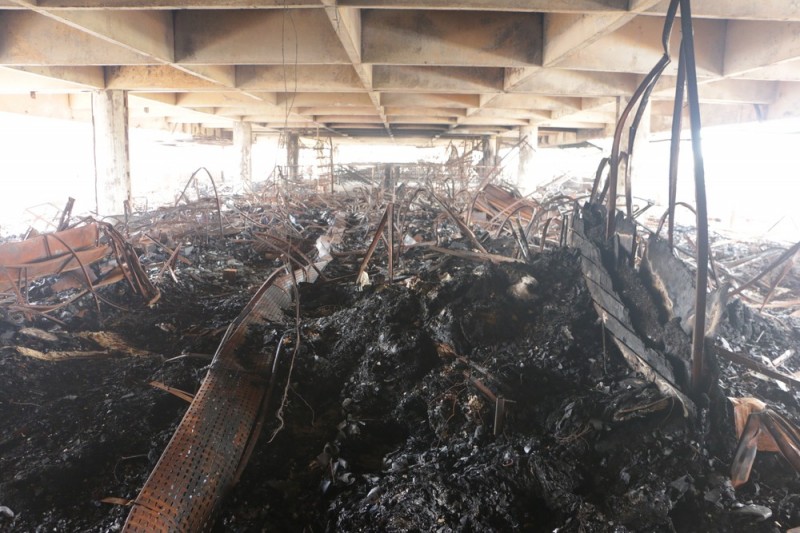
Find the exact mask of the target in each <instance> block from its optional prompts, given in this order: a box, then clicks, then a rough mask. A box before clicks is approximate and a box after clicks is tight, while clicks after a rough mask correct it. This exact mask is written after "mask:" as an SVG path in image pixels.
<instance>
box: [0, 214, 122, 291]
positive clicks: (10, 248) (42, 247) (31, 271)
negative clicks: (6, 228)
mask: <svg viewBox="0 0 800 533" xmlns="http://www.w3.org/2000/svg"><path fill="white" fill-rule="evenodd" d="M108 253H109V247H108V246H107V245H103V244H100V228H99V226H98V225H97V224H96V223H91V224H86V225H84V226H79V227H76V228H71V229H67V230H64V231H59V232H56V233H46V234H42V235H37V236H36V237H33V238H30V239H26V240H24V241H17V242H8V243H4V244H0V291H7V290H10V289H13V288H15V287H18V286H21V285H24V284H25V283H27V282H30V281H33V280H36V279H39V278H42V277H45V276H53V275H57V274H63V273H66V272H71V271H73V270H78V269H80V268H81V264H83V265H89V264H92V263H95V262H97V261H99V260H100V259H102V258H103V257H105V256H106V255H108Z"/></svg>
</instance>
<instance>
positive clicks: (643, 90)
mask: <svg viewBox="0 0 800 533" xmlns="http://www.w3.org/2000/svg"><path fill="white" fill-rule="evenodd" d="M680 1H681V3H683V0H680ZM678 2H679V0H672V1H671V2H670V5H669V8H668V9H667V14H666V19H665V22H664V31H663V32H662V35H661V44H662V47H663V49H664V55H663V56H661V59H659V61H658V63H656V65H655V66H654V67H653V69H652V70H651V71H650V72H649V73H648V74H647V76H645V78H644V80H643V81H642V83H641V84H640V85H639V86H638V87H637V88H636V91H635V92H634V93H633V97H632V98H631V100H630V102H628V105H626V106H625V110H624V111H623V112H622V116H620V118H619V121H618V122H617V127H616V129H615V130H614V141H613V144H612V146H611V157H610V160H609V164H610V165H611V169H610V171H609V173H608V184H609V189H608V205H607V212H606V238H607V239H610V238H611V236H612V235H613V234H614V231H615V229H616V228H615V226H616V210H617V180H618V176H619V165H620V162H621V159H620V144H621V142H622V132H623V130H624V128H625V122H626V121H627V119H628V115H630V112H631V111H632V110H633V106H635V105H636V104H637V102H639V100H640V99H641V98H642V97H643V96H645V97H646V96H649V94H650V91H652V87H651V85H655V83H656V82H657V81H658V78H659V77H660V76H661V73H662V72H664V69H665V68H666V66H667V65H668V64H669V63H670V61H671V58H670V54H669V40H670V35H671V34H672V26H673V23H674V21H675V14H676V12H677V9H678ZM646 103H647V102H646V101H645V100H644V99H643V100H642V104H644V105H646Z"/></svg>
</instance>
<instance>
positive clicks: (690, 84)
mask: <svg viewBox="0 0 800 533" xmlns="http://www.w3.org/2000/svg"><path fill="white" fill-rule="evenodd" d="M680 5H681V30H682V34H683V51H684V58H685V60H686V83H687V95H688V100H689V120H690V123H691V127H692V153H693V155H694V194H695V209H696V210H697V276H696V280H695V284H696V290H697V292H696V293H695V300H694V307H695V308H694V331H693V332H692V389H693V390H694V392H695V394H697V393H700V392H701V387H702V386H703V373H704V365H705V340H706V331H705V329H706V292H707V290H708V209H707V205H706V181H705V168H704V166H703V146H702V142H701V140H700V130H701V128H702V125H701V123H700V98H699V95H698V91H697V67H696V64H695V58H694V35H693V33H692V32H693V29H692V10H691V6H690V2H689V0H680Z"/></svg>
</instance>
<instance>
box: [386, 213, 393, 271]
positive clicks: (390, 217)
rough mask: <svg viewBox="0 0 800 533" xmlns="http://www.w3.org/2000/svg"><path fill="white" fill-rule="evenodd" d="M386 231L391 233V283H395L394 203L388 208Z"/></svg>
mask: <svg viewBox="0 0 800 533" xmlns="http://www.w3.org/2000/svg"><path fill="white" fill-rule="evenodd" d="M386 218H387V221H386V231H387V232H388V233H389V283H391V282H392V281H394V202H389V205H387V206H386Z"/></svg>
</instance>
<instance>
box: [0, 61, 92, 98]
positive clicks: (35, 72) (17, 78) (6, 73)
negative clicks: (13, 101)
mask: <svg viewBox="0 0 800 533" xmlns="http://www.w3.org/2000/svg"><path fill="white" fill-rule="evenodd" d="M105 83H106V82H105V77H104V74H103V67H0V93H9V92H10V93H27V92H30V91H37V92H41V91H52V92H70V91H75V90H85V89H102V88H103V87H105Z"/></svg>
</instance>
